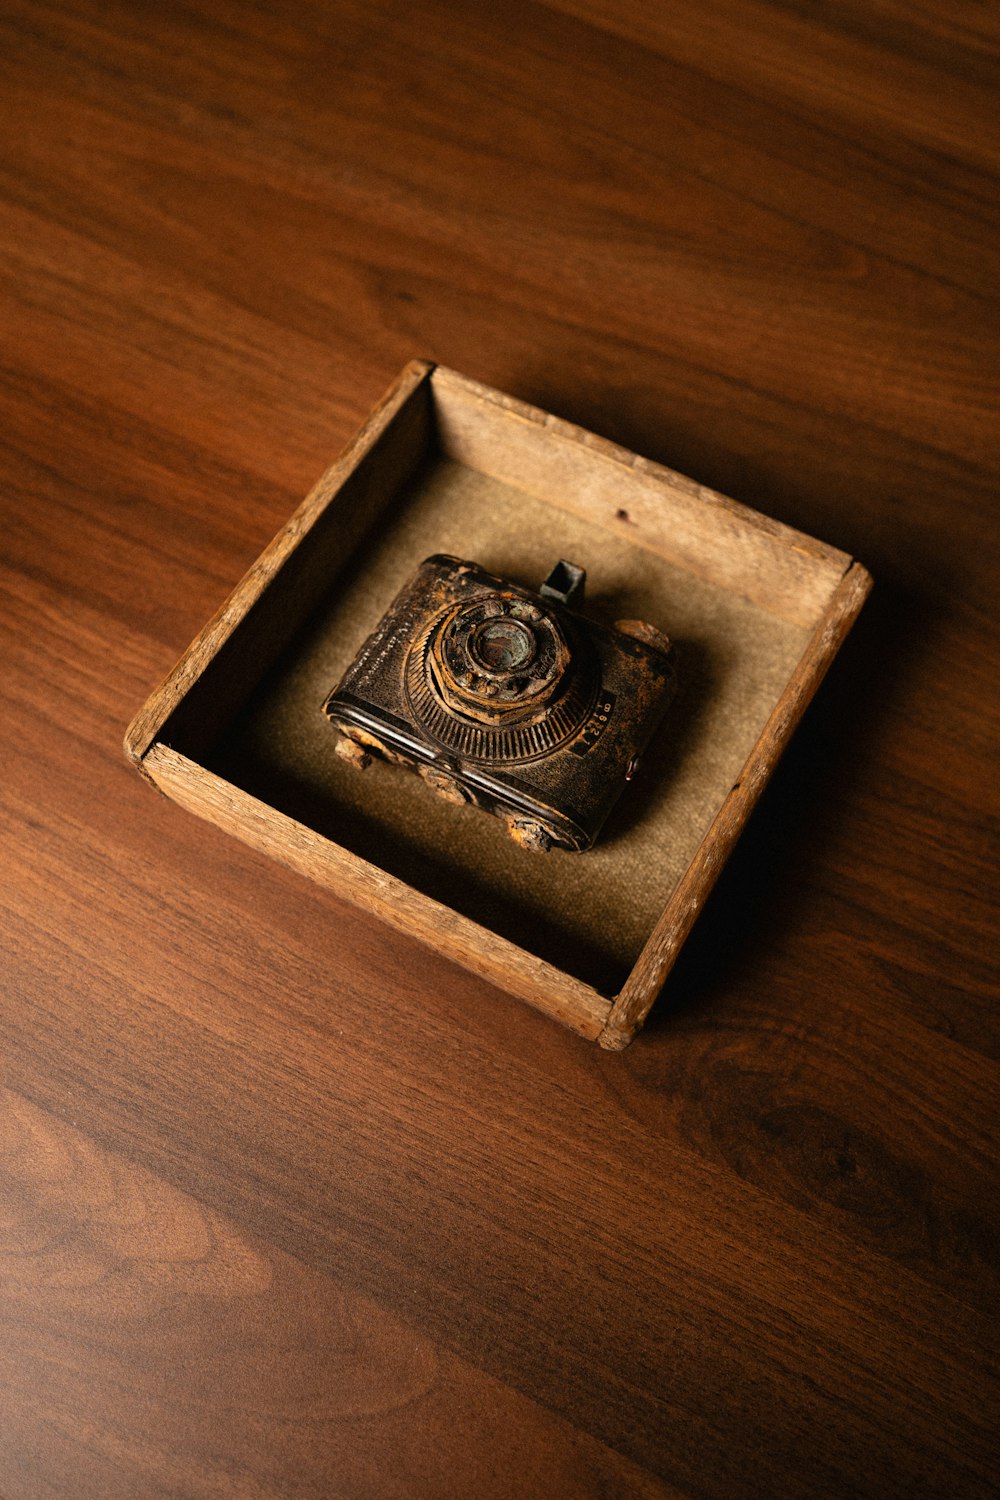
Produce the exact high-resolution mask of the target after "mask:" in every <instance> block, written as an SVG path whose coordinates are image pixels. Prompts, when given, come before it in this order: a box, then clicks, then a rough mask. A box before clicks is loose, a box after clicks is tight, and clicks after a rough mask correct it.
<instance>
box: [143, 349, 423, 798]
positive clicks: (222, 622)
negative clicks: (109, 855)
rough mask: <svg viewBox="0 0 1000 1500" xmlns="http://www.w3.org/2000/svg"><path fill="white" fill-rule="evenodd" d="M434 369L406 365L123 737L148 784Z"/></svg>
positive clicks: (415, 362)
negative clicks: (161, 754) (231, 650)
mask: <svg viewBox="0 0 1000 1500" xmlns="http://www.w3.org/2000/svg"><path fill="white" fill-rule="evenodd" d="M433 369H434V364H433V362H432V361H430V360H411V361H410V363H409V364H408V365H406V367H405V368H404V369H403V370H402V372H401V373H400V375H399V376H398V377H397V379H396V380H395V381H394V382H393V383H392V385H391V386H390V387H389V389H388V390H387V391H386V393H385V395H384V396H383V397H382V400H381V401H380V402H379V403H378V405H377V406H376V407H375V408H374V410H373V411H372V412H371V414H370V416H369V417H368V418H367V419H366V421H365V422H364V423H363V425H362V426H361V427H360V428H359V429H358V431H357V432H356V433H355V434H354V436H353V437H352V438H351V440H350V442H349V443H348V444H347V446H346V447H345V448H344V449H343V450H342V452H341V453H340V455H339V456H338V457H337V458H336V459H335V460H334V462H333V463H332V464H331V466H330V467H329V469H327V471H326V472H325V474H323V476H322V478H321V479H320V480H319V481H318V483H317V484H315V485H314V486H313V488H312V489H311V490H310V492H309V494H308V495H307V496H306V498H305V499H304V500H303V502H302V504H301V505H300V506H299V507H298V509H297V510H296V511H295V513H294V515H293V516H292V517H291V518H290V520H288V521H287V522H286V523H285V525H284V526H283V527H282V528H281V530H280V531H279V532H278V533H277V535H276V536H275V537H274V538H273V540H272V541H271V542H270V543H269V544H268V545H267V546H266V547H265V548H264V551H263V552H262V553H261V554H260V556H259V557H258V558H257V560H256V562H254V563H253V564H252V566H251V567H250V568H249V569H248V570H247V572H246V573H245V574H244V575H243V577H242V578H241V580H240V582H239V583H238V584H237V585H236V587H235V588H234V589H233V591H232V593H231V594H230V595H229V597H228V598H227V599H226V601H225V603H224V604H223V605H222V606H221V608H220V609H219V610H217V611H216V613H215V614H214V615H213V616H212V619H211V620H210V621H209V622H208V624H207V625H206V626H205V627H204V629H203V630H201V631H200V632H199V633H198V635H197V636H196V637H195V639H194V640H193V641H192V642H191V644H190V646H188V648H187V650H186V651H185V652H184V653H183V655H182V656H181V657H180V659H179V660H178V662H177V664H176V665H175V666H174V668H173V669H172V671H170V672H169V673H168V674H167V676H166V677H165V678H164V680H163V682H161V683H160V685H159V687H157V688H156V690H155V691H154V692H153V693H151V694H150V696H149V698H147V700H146V702H145V703H144V704H143V706H142V708H140V710H139V712H138V713H137V714H136V715H135V717H134V718H133V720H132V722H131V723H130V724H129V726H128V729H127V730H126V732H125V744H124V749H125V754H126V756H127V757H128V759H129V760H130V761H131V762H132V764H133V765H134V766H135V767H136V769H137V770H139V771H140V772H141V773H142V774H143V775H146V776H147V779H150V778H149V777H148V773H147V769H146V767H145V766H144V764H143V760H144V757H145V755H146V753H147V751H148V750H149V748H150V746H151V745H152V744H153V742H154V740H155V739H156V736H157V735H158V734H159V732H160V730H161V729H162V728H163V725H164V724H165V723H166V721H167V719H168V718H169V717H170V715H171V713H172V712H173V711H174V709H175V708H176V707H177V705H178V703H179V702H180V700H181V699H182V698H183V697H184V695H185V694H186V693H187V692H188V691H189V690H190V688H191V686H192V684H193V683H195V682H196V681H197V680H198V678H199V677H200V676H201V674H202V672H203V671H204V670H205V668H206V667H207V666H208V664H209V662H211V660H212V659H213V657H214V656H215V655H216V653H217V652H218V650H219V648H220V647H221V646H222V645H223V643H224V642H225V641H226V640H228V638H229V636H230V635H232V633H233V631H234V630H235V629H236V627H237V625H239V623H240V621H241V620H242V619H243V618H244V617H245V616H246V614H247V613H248V612H249V610H250V609H251V608H252V607H253V606H254V604H255V603H256V602H257V600H258V599H259V598H260V596H261V595H262V594H263V592H264V590H265V589H266V588H267V586H268V584H269V583H270V582H271V580H272V578H274V576H275V574H276V573H277V572H278V571H279V569H280V568H281V567H282V566H283V565H284V563H285V562H286V561H287V559H288V557H289V556H290V555H291V553H292V552H294V551H295V549H296V547H298V546H299V544H300V543H301V542H302V540H303V538H304V537H305V536H306V535H307V534H308V532H309V531H310V530H311V528H312V527H313V526H314V525H315V523H316V521H317V520H318V519H319V517H320V516H321V515H322V514H323V512H324V510H325V509H326V507H327V505H328V504H329V503H330V501H331V499H332V498H333V496H334V495H335V494H336V493H337V491H338V490H339V489H340V488H341V486H342V485H343V484H344V482H345V481H346V480H347V478H348V477H349V476H350V475H351V474H352V473H353V471H354V470H355V469H356V468H357V467H358V464H359V463H360V462H361V461H362V459H363V458H364V457H365V455H366V454H367V453H368V452H370V450H371V449H372V448H373V447H374V446H375V444H376V443H377V442H378V440H379V438H380V437H381V435H382V434H383V432H384V431H385V430H386V428H387V427H388V426H389V424H390V422H391V421H392V419H393V418H394V417H395V415H396V413H397V412H398V411H399V410H400V408H401V407H402V406H404V405H405V403H406V402H407V401H408V400H409V399H410V397H411V396H412V395H413V393H414V391H415V390H416V389H417V387H418V386H419V385H421V384H422V383H423V382H424V381H425V380H427V379H428V378H429V376H430V375H431V372H432V371H433Z"/></svg>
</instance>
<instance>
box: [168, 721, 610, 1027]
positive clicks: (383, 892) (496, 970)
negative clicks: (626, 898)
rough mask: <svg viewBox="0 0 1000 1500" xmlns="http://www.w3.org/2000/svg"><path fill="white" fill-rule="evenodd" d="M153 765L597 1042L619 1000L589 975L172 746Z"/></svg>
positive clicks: (329, 882)
mask: <svg viewBox="0 0 1000 1500" xmlns="http://www.w3.org/2000/svg"><path fill="white" fill-rule="evenodd" d="M145 765H146V769H147V773H148V774H149V776H150V778H151V779H152V780H153V782H154V783H155V784H156V785H157V786H159V787H160V789H161V790H162V791H164V792H166V794H167V795H168V796H169V797H171V798H172V799H173V800H174V801H175V802H179V803H180V804H181V805H182V806H183V807H186V808H187V809H188V811H190V812H194V813H196V814H198V816H200V817H203V818H207V819H208V821H209V822H211V823H214V824H215V825H216V826H217V827H219V828H222V829H223V830H224V831H225V832H226V833H230V834H233V835H235V836H236V837H237V838H240V839H242V840H243V841H244V842H245V843H248V844H251V845H253V847H254V848H257V849H259V850H261V852H262V853H264V854H268V855H270V856H272V857H273V858H274V859H277V860H279V861H280V862H281V863H282V864H285V865H288V866H289V867H290V868H291V869H293V870H296V871H298V872H299V873H300V874H302V875H306V876H308V877H309V878H310V879H312V880H315V881H317V882H318V883H319V884H321V885H324V886H326V887H327V888H328V889H329V890H331V891H333V892H334V894H335V895H337V896H339V897H340V898H341V899H345V900H348V901H350V902H351V903H352V904H353V905H355V906H359V907H361V908H362V909H363V910H364V911H367V912H370V913H372V914H373V915H374V916H376V917H378V918H379V919H380V920H382V921H384V922H387V923H388V924H389V925H391V926H393V927H396V928H398V929H399V930H400V931H401V932H405V933H406V934H407V935H408V936H410V937H414V938H416V939H417V940H418V941H420V942H423V943H425V944H427V945H428V946H429V947H431V948H433V949H434V950H435V951H436V952H440V953H443V954H445V956H446V957H448V958H450V959H451V960H452V961H453V962H455V963H458V964H459V965H461V966H462V967H463V968H465V969H468V970H470V971H471V972H472V973H474V974H478V975H479V976H480V977H481V978H483V979H486V980H488V981H489V982H490V983H491V984H495V985H496V986H497V987H498V988H500V989H502V990H505V991H506V992H507V993H508V994H512V995H515V996H516V997H517V998H518V999H520V1000H525V1001H527V1002H528V1004H529V1005H533V1006H534V1007H535V1008H536V1009H537V1010H540V1011H543V1012H544V1013H545V1014H546V1015H548V1016H550V1017H551V1018H552V1019H553V1020H556V1021H559V1022H561V1023H562V1024H563V1025H564V1026H568V1027H570V1028H571V1029H572V1030H573V1031H576V1032H578V1033H579V1034H580V1035H581V1036H584V1037H586V1038H587V1039H588V1040H589V1041H596V1039H597V1037H598V1035H599V1034H600V1032H601V1029H602V1027H603V1026H604V1024H605V1022H606V1021H607V1019H608V1015H609V1013H610V1010H611V1002H610V1000H607V999H605V997H604V996H603V995H600V994H598V992H597V991H596V990H594V989H591V987H590V986H589V985H587V984H584V982H583V981H582V980H579V979H574V978H573V977H572V975H569V974H565V973H563V971H562V970H561V969H557V968H555V967H554V966H553V965H551V964H548V963H546V962H545V960H544V959H541V958H537V957H536V956H535V955H534V954H531V953H527V952H526V951H525V950H524V949H523V948H520V947H518V946H517V944H516V943H512V942H510V941H509V940H508V939H507V938H503V937H500V936H498V934H496V933H494V932H490V931H489V930H488V929H487V928H485V927H481V926H480V925H479V924H478V923H477V922H474V921H472V920H471V918H469V917H464V916H462V915H461V914H460V913H459V912H456V911H453V910H452V909H451V908H450V907H448V906H444V905H442V904H441V903H440V902H438V901H435V900H434V899H433V898H432V897H430V896H425V895H424V894H423V893H422V892H421V891H416V890H414V889H413V888H412V887H411V886H409V885H407V884H406V883H405V882H404V881H402V880H399V879H398V878H397V877H396V876H394V875H390V874H388V873H387V872H386V871H384V870H381V869H379V868H378V866H376V865H372V864H369V863H368V861H367V860H364V859H361V858H360V857H359V856H358V855H356V854H352V853H351V852H350V851H349V850H347V849H343V848H341V846H340V845H338V844H335V843H333V842H332V840H330V839H328V838H326V837H325V836H324V835H323V834H320V833H317V832H316V831H315V830H314V829H312V828H309V827H307V826H306V825H305V824H303V823H299V822H297V821H296V820H295V819H294V818H290V817H288V816H287V814H285V813H281V812H278V811H277V809H275V808H273V807H270V806H269V805H268V804H267V803H265V802H261V801H260V800H259V799H258V798H256V797H253V796H251V795H250V794H249V793H248V792H244V791H243V790H242V789H241V788H239V787H236V786H234V785H232V783H230V782H228V781H225V780H224V779H223V778H222V777H220V776H217V775H215V774H214V772H211V771H208V770H206V769H205V768H204V767H203V766H200V765H198V763H197V762H196V761H193V760H190V759H189V758H188V757H187V756H185V755H182V754H181V753H180V752H179V751H177V750H174V749H172V748H171V747H170V746H169V745H164V744H162V743H157V744H154V745H153V746H152V747H151V749H150V750H149V751H148V753H147V755H146V757H145Z"/></svg>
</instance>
